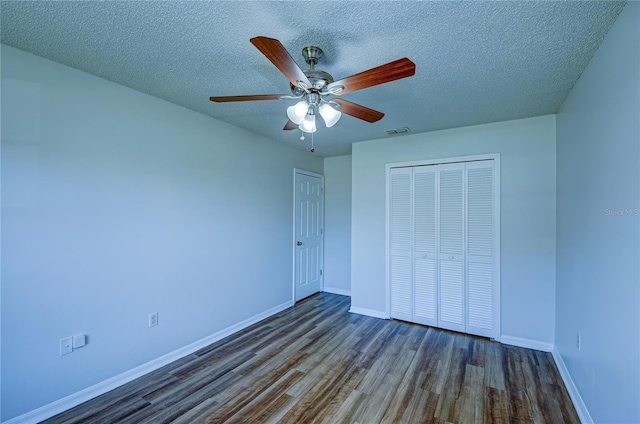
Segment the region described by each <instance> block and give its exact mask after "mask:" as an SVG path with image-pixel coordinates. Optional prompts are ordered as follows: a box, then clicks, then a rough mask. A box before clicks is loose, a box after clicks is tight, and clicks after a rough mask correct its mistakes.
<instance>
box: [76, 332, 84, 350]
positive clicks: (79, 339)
mask: <svg viewBox="0 0 640 424" xmlns="http://www.w3.org/2000/svg"><path fill="white" fill-rule="evenodd" d="M86 344H87V336H85V335H84V334H80V335H77V336H73V348H74V349H78V348H80V347H82V346H84V345H86Z"/></svg>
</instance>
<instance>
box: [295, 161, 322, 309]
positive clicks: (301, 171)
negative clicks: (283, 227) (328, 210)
mask: <svg viewBox="0 0 640 424" xmlns="http://www.w3.org/2000/svg"><path fill="white" fill-rule="evenodd" d="M297 174H302V175H307V176H310V177H317V178H320V181H321V184H322V210H321V211H320V215H321V217H320V231H321V237H320V239H321V244H322V247H321V249H320V257H321V263H320V291H323V290H324V175H323V174H318V173H316V172H311V171H307V170H304V169H300V168H293V225H292V230H293V231H292V240H291V247H292V254H291V259H292V261H291V262H292V264H291V279H292V282H291V287H292V289H291V300H292V301H293V303H295V302H296V241H297V240H296V207H297V204H296V193H297V187H296V175H297Z"/></svg>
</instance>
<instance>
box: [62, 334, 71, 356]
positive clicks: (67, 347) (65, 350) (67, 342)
mask: <svg viewBox="0 0 640 424" xmlns="http://www.w3.org/2000/svg"><path fill="white" fill-rule="evenodd" d="M71 352H73V338H72V337H65V338H63V339H60V356H63V355H68V354H70V353H71Z"/></svg>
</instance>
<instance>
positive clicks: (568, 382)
mask: <svg viewBox="0 0 640 424" xmlns="http://www.w3.org/2000/svg"><path fill="white" fill-rule="evenodd" d="M551 354H552V355H553V360H554V361H556V367H558V372H560V376H561V377H562V381H564V385H565V387H566V388H567V391H568V392H569V396H570V397H571V400H572V401H573V406H574V407H575V408H576V412H577V413H578V417H579V418H580V422H582V423H583V424H593V419H592V418H591V414H589V411H588V410H587V405H585V404H584V401H583V400H582V396H580V392H579V391H578V388H577V387H576V385H575V384H574V383H573V379H572V378H571V374H569V370H568V369H567V366H566V365H565V363H564V360H563V359H562V355H560V351H559V350H558V348H557V347H555V346H554V347H553V350H552V351H551Z"/></svg>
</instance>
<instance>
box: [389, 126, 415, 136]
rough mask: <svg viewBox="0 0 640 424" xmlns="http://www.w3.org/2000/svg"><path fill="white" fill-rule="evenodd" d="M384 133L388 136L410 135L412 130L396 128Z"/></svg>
mask: <svg viewBox="0 0 640 424" xmlns="http://www.w3.org/2000/svg"><path fill="white" fill-rule="evenodd" d="M384 132H386V133H387V134H388V135H397V134H407V133H410V132H411V130H410V129H409V127H402V128H394V129H392V130H385V131H384Z"/></svg>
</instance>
